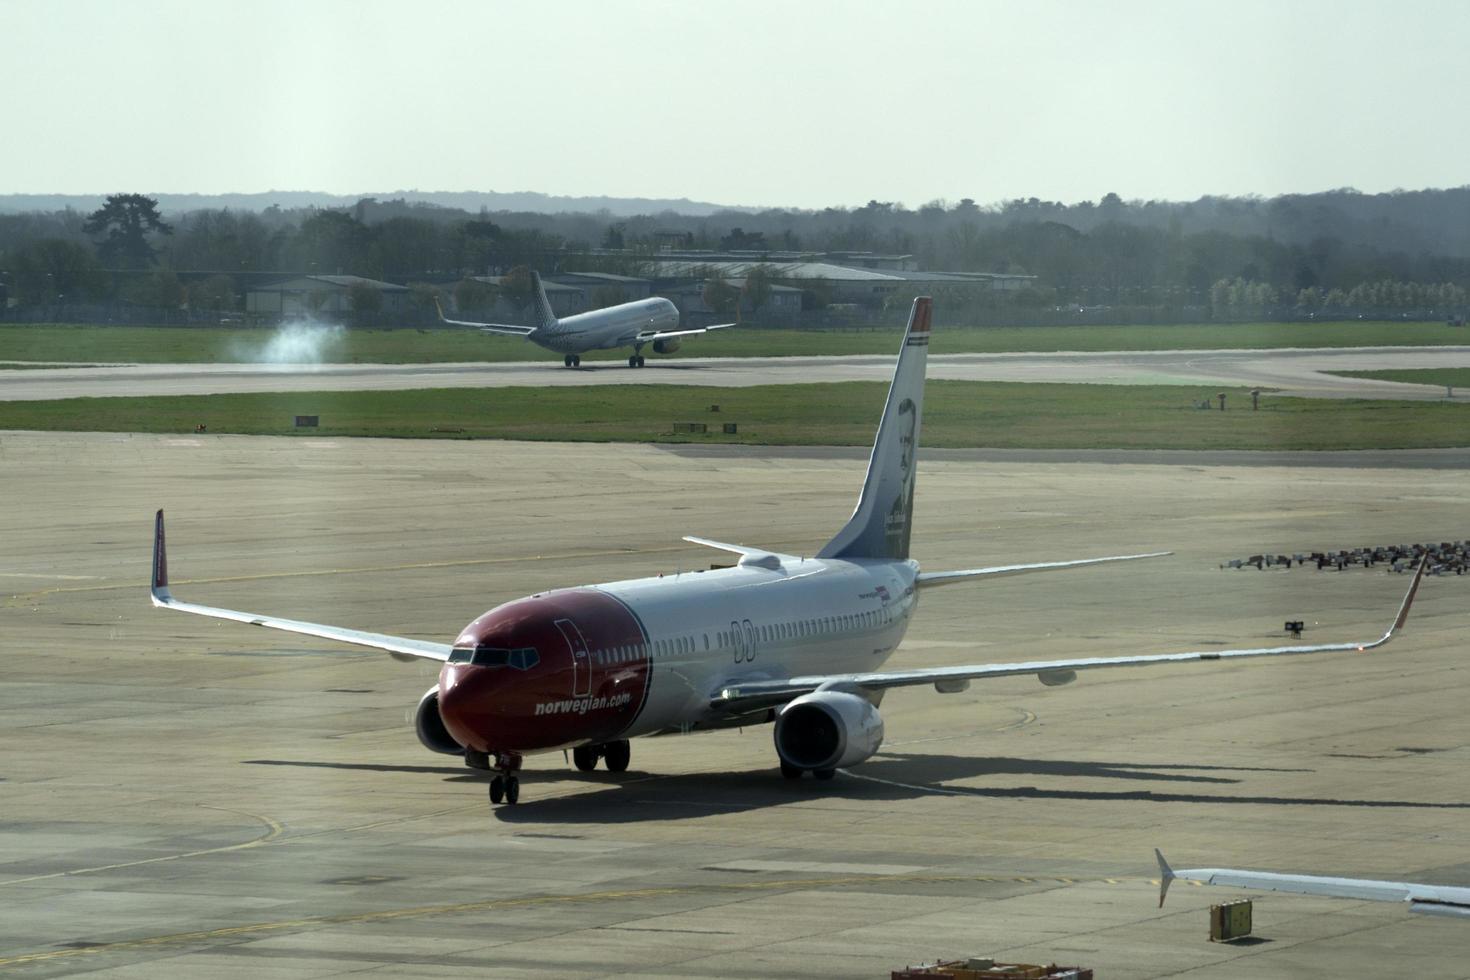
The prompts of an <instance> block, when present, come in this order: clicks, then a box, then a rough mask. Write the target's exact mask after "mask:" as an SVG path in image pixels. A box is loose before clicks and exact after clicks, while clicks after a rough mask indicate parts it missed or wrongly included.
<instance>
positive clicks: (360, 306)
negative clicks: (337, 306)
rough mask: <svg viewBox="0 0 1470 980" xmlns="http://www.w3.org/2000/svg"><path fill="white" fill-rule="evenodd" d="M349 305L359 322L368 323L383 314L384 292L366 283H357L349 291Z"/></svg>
mask: <svg viewBox="0 0 1470 980" xmlns="http://www.w3.org/2000/svg"><path fill="white" fill-rule="evenodd" d="M347 303H348V305H349V306H351V307H352V312H353V313H354V314H355V315H356V316H357V319H358V320H359V321H366V320H369V319H371V318H372V317H375V316H377V315H378V314H379V313H380V312H382V309H383V291H382V290H380V289H379V288H378V287H376V286H373V285H370V284H368V283H365V282H355V283H353V284H352V286H351V287H350V288H349V289H348V290H347Z"/></svg>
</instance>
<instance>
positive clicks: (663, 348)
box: [653, 337, 679, 354]
mask: <svg viewBox="0 0 1470 980" xmlns="http://www.w3.org/2000/svg"><path fill="white" fill-rule="evenodd" d="M678 349H679V338H677V337H671V338H670V339H668V340H655V341H654V342H653V352H654V353H655V354H672V353H673V352H674V351H676V350H678Z"/></svg>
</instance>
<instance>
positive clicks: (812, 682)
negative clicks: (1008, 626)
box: [710, 559, 1428, 711]
mask: <svg viewBox="0 0 1470 980" xmlns="http://www.w3.org/2000/svg"><path fill="white" fill-rule="evenodd" d="M1427 566H1428V561H1427V559H1426V560H1425V561H1422V562H1420V563H1419V570H1418V571H1417V572H1415V573H1414V579H1413V581H1412V582H1410V583H1409V590H1408V592H1407V593H1405V595H1404V601H1403V602H1402V603H1401V604H1400V606H1399V611H1398V615H1397V616H1396V617H1394V621H1393V623H1392V624H1391V625H1390V626H1389V627H1388V631H1387V632H1385V633H1384V634H1383V635H1382V636H1380V637H1379V638H1378V639H1376V640H1373V641H1371V642H1369V641H1362V642H1354V643H1322V644H1316V645H1313V646H1283V647H1260V648H1255V649H1244V650H1204V651H1190V652H1186V653H1154V654H1144V655H1141V656H1136V657H1082V658H1078V659H1073V660H1036V661H1031V662H1028V663H1012V664H974V665H968V666H962V667H928V668H920V669H917V670H891V671H877V672H874V673H867V674H818V675H809V676H800V677H791V678H787V679H785V680H768V681H750V682H748V683H739V684H732V685H730V686H728V687H724V688H722V689H720V690H719V691H716V692H715V694H714V696H713V698H712V699H711V701H710V704H711V706H712V707H715V708H723V709H726V710H730V711H743V710H747V709H752V708H755V707H759V706H761V705H777V704H784V703H785V702H787V701H789V700H791V699H792V698H796V697H800V696H801V695H803V694H810V693H811V692H812V691H816V690H820V689H829V690H856V691H871V692H879V691H885V690H888V689H889V688H894V687H913V686H917V685H921V684H933V685H934V687H935V689H936V690H939V691H941V692H944V693H954V692H958V691H963V690H965V688H967V687H968V686H969V682H970V681H972V680H988V679H990V678H992V677H1013V676H1016V675H1019V674H1035V675H1036V677H1037V679H1038V680H1040V681H1041V683H1043V684H1046V685H1047V686H1049V687H1055V686H1058V685H1061V684H1069V683H1071V682H1072V681H1074V680H1076V679H1077V671H1079V670H1092V669H1095V668H1099V667H1149V666H1154V665H1156V664H1174V663H1191V662H1208V661H1216V660H1236V659H1244V658H1247V657H1289V656H1296V655H1299V654H1311V653H1334V652H1342V651H1348V650H1357V651H1364V650H1372V649H1375V648H1377V647H1381V646H1383V645H1384V644H1385V643H1387V642H1388V641H1389V640H1391V639H1393V637H1394V634H1395V633H1396V632H1397V631H1398V630H1400V629H1402V628H1403V625H1404V621H1405V620H1407V619H1408V617H1409V607H1410V605H1412V604H1413V602H1414V594H1415V593H1416V592H1417V591H1418V590H1419V583H1420V582H1421V581H1422V580H1423V578H1424V570H1425V568H1426V567H1427Z"/></svg>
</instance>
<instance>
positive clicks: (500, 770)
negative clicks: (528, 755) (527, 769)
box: [490, 752, 521, 806]
mask: <svg viewBox="0 0 1470 980" xmlns="http://www.w3.org/2000/svg"><path fill="white" fill-rule="evenodd" d="M520 768H521V757H520V756H518V755H516V754H515V753H513V752H497V753H495V778H494V779H491V780H490V803H491V804H492V805H494V806H499V805H500V801H501V800H504V801H505V802H506V803H508V804H510V805H511V806H514V805H515V804H516V803H517V802H518V801H519V800H520V798H521V781H520V780H519V779H517V778H516V771H517V770H519V769H520Z"/></svg>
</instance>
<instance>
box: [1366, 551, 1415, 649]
mask: <svg viewBox="0 0 1470 980" xmlns="http://www.w3.org/2000/svg"><path fill="white" fill-rule="evenodd" d="M1428 568H1429V556H1428V555H1425V556H1424V557H1423V558H1422V559H1421V560H1420V562H1419V570H1418V571H1416V572H1415V573H1414V581H1412V582H1410V583H1409V591H1408V592H1405V593H1404V601H1403V603H1402V604H1400V606H1399V614H1398V615H1397V616H1395V617H1394V620H1393V625H1392V626H1390V627H1389V628H1388V632H1387V633H1384V634H1383V635H1382V636H1380V637H1379V638H1378V639H1377V640H1375V641H1374V642H1372V643H1365V644H1363V645H1362V646H1361V647H1359V648H1358V649H1359V650H1372V649H1373V648H1375V647H1381V646H1383V645H1384V644H1385V643H1387V642H1388V641H1389V640H1391V639H1393V637H1394V634H1395V633H1397V632H1398V631H1399V630H1401V629H1403V628H1404V623H1406V622H1408V620H1409V607H1410V606H1412V605H1413V604H1414V596H1415V594H1416V593H1418V591H1419V583H1420V582H1422V581H1423V580H1424V572H1425V570H1427V569H1428Z"/></svg>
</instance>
